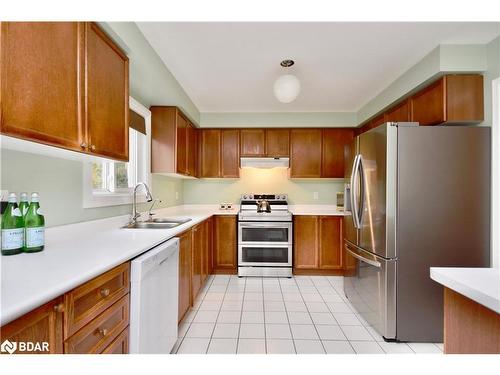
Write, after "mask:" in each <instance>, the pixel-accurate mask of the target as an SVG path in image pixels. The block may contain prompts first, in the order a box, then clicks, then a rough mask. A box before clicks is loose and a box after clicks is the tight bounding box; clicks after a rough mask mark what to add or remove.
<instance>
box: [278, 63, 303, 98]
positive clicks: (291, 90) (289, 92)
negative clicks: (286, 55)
mask: <svg viewBox="0 0 500 375" xmlns="http://www.w3.org/2000/svg"><path fill="white" fill-rule="evenodd" d="M293 64H295V62H294V61H293V60H283V61H282V62H281V63H280V65H281V66H282V67H283V68H285V69H286V68H289V67H291V66H292V65H293ZM299 93H300V81H299V79H298V78H297V77H296V76H294V75H293V74H283V75H281V76H279V77H278V79H277V80H276V81H275V82H274V96H276V99H278V100H279V101H280V102H281V103H291V102H293V101H294V100H295V99H296V98H297V96H299Z"/></svg>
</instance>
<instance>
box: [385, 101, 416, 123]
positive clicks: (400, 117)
mask: <svg viewBox="0 0 500 375" xmlns="http://www.w3.org/2000/svg"><path fill="white" fill-rule="evenodd" d="M385 120H386V121H389V122H408V121H410V101H409V100H408V99H407V100H404V101H402V102H401V103H399V104H397V105H395V106H394V107H392V108H390V109H389V110H388V111H387V112H386V118H385Z"/></svg>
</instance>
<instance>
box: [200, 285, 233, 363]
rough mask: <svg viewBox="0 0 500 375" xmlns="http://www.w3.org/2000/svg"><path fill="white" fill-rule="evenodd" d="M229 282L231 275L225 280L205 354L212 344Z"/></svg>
mask: <svg viewBox="0 0 500 375" xmlns="http://www.w3.org/2000/svg"><path fill="white" fill-rule="evenodd" d="M214 280H215V278H214ZM230 282H231V275H230V276H229V279H227V283H226V290H224V295H223V296H222V301H221V303H220V306H219V311H217V317H216V318H215V323H214V328H212V334H211V335H210V339H209V340H208V345H207V350H206V351H205V354H208V349H209V348H210V344H211V343H212V338H213V337H214V332H215V328H216V327H217V320H219V315H220V312H221V311H222V305H223V304H224V300H225V299H226V293H227V288H229V283H230ZM207 293H208V291H207ZM206 295H207V294H206V293H205V295H204V296H203V299H205V297H206Z"/></svg>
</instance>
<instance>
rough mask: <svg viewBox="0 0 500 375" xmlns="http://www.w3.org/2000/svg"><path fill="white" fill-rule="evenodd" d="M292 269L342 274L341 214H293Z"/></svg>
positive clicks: (312, 273)
mask: <svg viewBox="0 0 500 375" xmlns="http://www.w3.org/2000/svg"><path fill="white" fill-rule="evenodd" d="M293 224H294V227H293V233H294V234H293V237H294V241H293V249H294V250H293V259H294V260H293V271H294V273H295V274H310V275H315V274H323V275H328V274H331V275H342V274H343V255H342V237H343V236H342V217H341V216H315V215H298V216H294V217H293Z"/></svg>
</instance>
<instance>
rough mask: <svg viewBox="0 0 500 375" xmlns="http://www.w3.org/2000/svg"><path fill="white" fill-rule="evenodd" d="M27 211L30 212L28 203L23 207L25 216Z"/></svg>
mask: <svg viewBox="0 0 500 375" xmlns="http://www.w3.org/2000/svg"><path fill="white" fill-rule="evenodd" d="M27 212H28V206H27V205H26V206H24V207H23V212H22V214H23V216H26V213H27Z"/></svg>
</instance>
